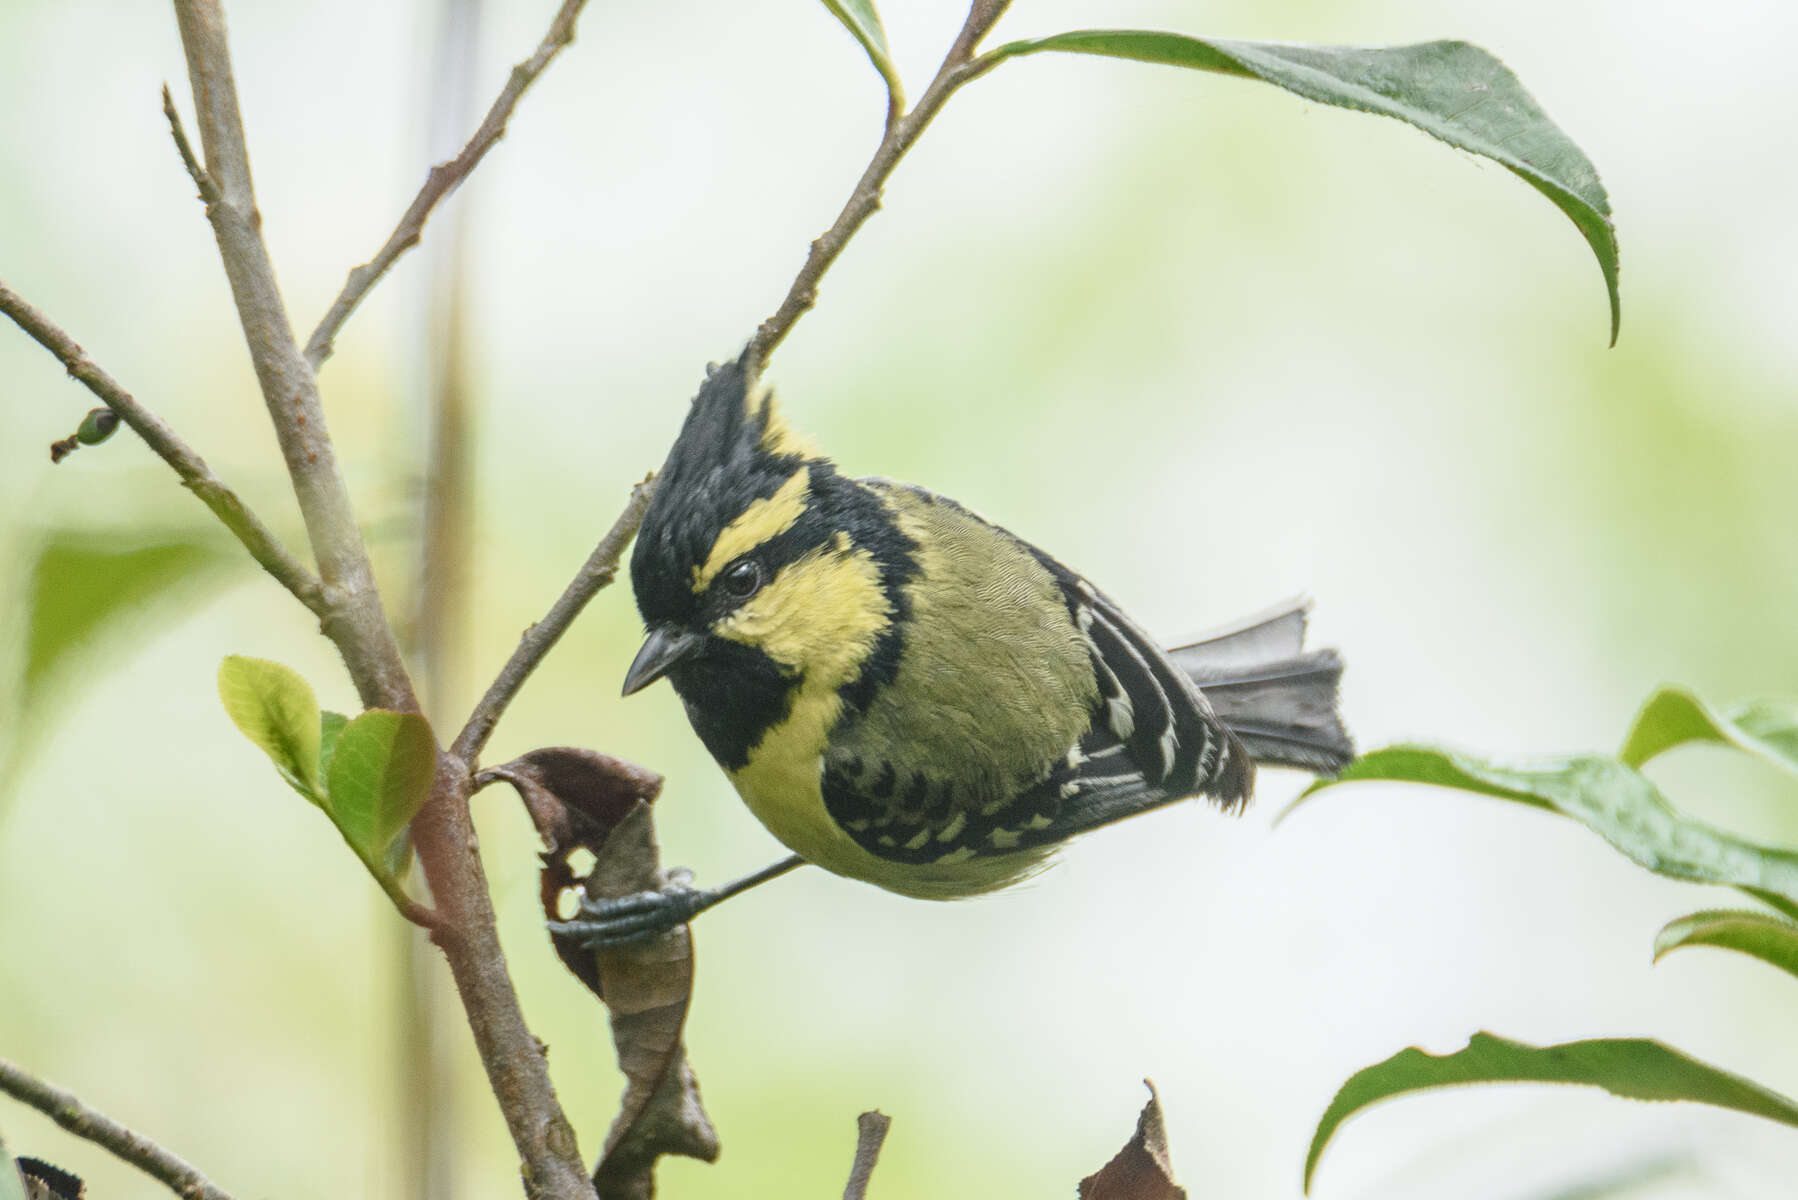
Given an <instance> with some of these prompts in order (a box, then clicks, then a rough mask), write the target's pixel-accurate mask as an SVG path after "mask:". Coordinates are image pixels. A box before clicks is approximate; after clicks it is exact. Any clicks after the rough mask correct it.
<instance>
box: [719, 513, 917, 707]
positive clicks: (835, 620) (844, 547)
mask: <svg viewBox="0 0 1798 1200" xmlns="http://www.w3.org/2000/svg"><path fill="white" fill-rule="evenodd" d="M890 624H892V606H891V605H890V604H889V603H888V601H887V597H886V593H885V592H884V591H883V590H882V589H881V586H880V567H879V565H878V564H877V563H876V562H875V561H874V556H873V555H871V554H869V553H868V552H867V551H866V550H858V549H855V548H854V547H853V546H852V545H851V543H850V541H849V538H848V536H847V535H845V534H841V533H839V534H837V536H836V537H835V538H834V539H833V540H832V542H831V544H830V545H828V546H820V547H818V548H817V549H815V550H813V551H811V553H809V554H807V555H805V557H803V558H801V559H799V560H798V561H797V562H793V563H789V564H788V565H787V566H786V567H784V568H783V569H782V570H781V572H780V574H778V575H776V576H775V577H774V579H773V581H772V582H771V583H769V584H768V586H767V587H765V588H763V589H762V590H761V591H760V592H759V593H757V594H756V596H755V598H754V599H753V600H750V601H749V602H748V603H747V604H745V605H743V607H742V608H740V609H738V610H737V611H736V612H734V613H732V614H731V615H730V616H729V617H727V618H726V619H725V620H724V621H722V622H721V623H719V624H718V625H717V626H715V627H714V631H715V632H716V633H717V634H718V635H719V636H720V637H727V638H730V639H732V640H733V641H738V642H743V643H745V644H747V645H750V646H755V647H758V648H760V649H761V650H762V651H763V652H764V653H765V654H767V655H768V657H770V658H772V659H773V660H774V661H775V662H777V663H780V664H782V665H783V666H787V667H792V668H794V669H803V670H804V671H805V682H806V687H807V688H808V689H821V694H830V693H834V692H835V691H836V689H837V688H839V687H841V686H842V685H843V684H845V683H848V682H849V681H850V680H852V679H854V678H855V677H856V675H857V674H858V673H859V672H860V671H861V665H862V662H863V661H864V660H865V659H866V658H867V656H868V653H869V652H870V651H871V650H872V649H873V647H874V641H875V639H876V638H878V637H879V636H880V634H881V633H882V632H883V631H884V630H885V629H886V628H887V626H888V625H890Z"/></svg>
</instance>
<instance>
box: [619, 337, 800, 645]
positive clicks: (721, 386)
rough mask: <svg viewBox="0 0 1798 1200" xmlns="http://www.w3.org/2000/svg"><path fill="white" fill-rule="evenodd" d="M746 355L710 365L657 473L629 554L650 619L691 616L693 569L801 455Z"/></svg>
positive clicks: (796, 466)
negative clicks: (790, 445) (786, 448)
mask: <svg viewBox="0 0 1798 1200" xmlns="http://www.w3.org/2000/svg"><path fill="white" fill-rule="evenodd" d="M746 357H747V353H745V358H746ZM745 358H739V359H738V360H737V361H735V362H731V363H726V364H724V365H723V366H713V367H711V368H709V370H708V372H707V374H706V380H705V383H703V384H702V385H700V388H699V394H698V395H697V396H695V397H694V398H693V406H692V408H691V409H690V410H689V411H688V413H687V420H686V424H684V425H682V426H681V431H680V436H679V437H678V438H676V439H675V442H674V446H673V448H672V449H670V450H669V451H668V460H667V462H665V463H663V464H662V470H661V473H660V475H659V476H658V478H657V480H656V493H655V498H654V499H653V500H651V501H650V503H649V511H648V512H647V513H646V514H644V517H643V528H642V529H641V530H640V531H639V532H638V534H637V547H636V550H635V551H634V552H633V553H632V555H631V583H632V586H633V587H634V588H635V589H636V593H637V609H638V611H639V612H640V613H642V615H643V619H644V620H645V621H647V622H655V621H685V620H687V619H689V618H690V617H691V616H692V614H693V612H694V609H695V605H696V598H695V597H694V595H693V591H692V587H691V582H690V581H691V579H692V577H693V568H694V567H695V566H696V565H698V564H700V563H702V562H704V561H705V558H706V555H707V554H708V553H710V551H711V548H712V543H713V542H715V541H717V539H718V534H719V532H720V531H721V530H722V529H723V528H724V527H725V526H726V525H728V524H730V522H731V521H732V520H734V519H735V518H736V517H737V516H738V515H739V514H740V513H742V511H743V510H744V509H745V508H747V507H748V506H749V505H750V503H751V502H752V501H755V500H758V499H766V498H767V497H769V496H772V495H773V494H774V493H775V491H776V490H777V489H778V488H779V487H780V485H781V484H782V483H784V482H786V481H787V480H788V479H789V478H791V477H792V474H793V472H794V471H796V470H798V469H799V466H800V465H801V463H803V462H804V461H805V459H804V456H803V455H802V454H800V453H797V452H782V451H781V449H780V447H781V444H782V443H783V441H786V440H787V437H786V435H785V431H784V429H782V428H781V427H779V425H778V422H779V417H778V416H776V415H775V410H774V404H773V402H772V400H769V399H766V398H765V397H764V396H762V395H759V394H758V392H759V389H758V387H757V381H756V378H755V375H754V373H753V372H752V370H751V369H750V367H749V364H748V363H747V362H746V361H745Z"/></svg>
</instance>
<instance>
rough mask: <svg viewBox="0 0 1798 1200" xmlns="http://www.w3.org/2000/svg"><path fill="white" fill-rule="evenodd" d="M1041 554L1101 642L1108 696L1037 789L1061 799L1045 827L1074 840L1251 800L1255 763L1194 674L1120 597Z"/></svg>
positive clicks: (1099, 662)
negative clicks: (1178, 805) (1111, 827)
mask: <svg viewBox="0 0 1798 1200" xmlns="http://www.w3.org/2000/svg"><path fill="white" fill-rule="evenodd" d="M1036 554H1037V558H1038V561H1040V562H1041V563H1042V564H1043V566H1044V567H1045V568H1046V569H1047V570H1048V571H1049V573H1050V574H1051V575H1052V576H1053V577H1054V578H1055V581H1056V583H1058V584H1059V585H1060V587H1061V591H1062V596H1063V598H1064V599H1065V600H1066V601H1067V605H1068V610H1069V612H1070V613H1071V614H1072V615H1073V618H1074V622H1075V624H1076V625H1078V626H1079V627H1080V629H1081V631H1082V632H1084V633H1085V634H1086V636H1087V638H1088V639H1089V640H1090V642H1091V643H1092V656H1093V671H1094V673H1095V674H1096V675H1097V676H1098V682H1099V695H1100V700H1099V703H1098V705H1097V706H1096V707H1095V709H1094V711H1093V719H1092V723H1091V724H1090V725H1089V727H1088V728H1087V731H1086V733H1085V734H1084V735H1083V736H1082V737H1081V739H1080V742H1079V744H1078V745H1077V746H1075V747H1074V748H1073V749H1072V750H1071V751H1070V752H1069V754H1068V757H1067V759H1066V760H1065V761H1064V762H1063V763H1061V764H1058V765H1057V767H1056V770H1055V771H1054V772H1052V773H1051V775H1050V777H1049V778H1048V779H1045V780H1044V781H1043V782H1042V783H1041V784H1039V785H1037V788H1035V789H1032V791H1042V790H1044V789H1048V788H1053V789H1054V790H1055V792H1056V796H1057V798H1058V800H1059V801H1060V803H1059V806H1058V811H1057V813H1056V817H1055V820H1054V821H1053V822H1052V824H1051V825H1050V826H1049V828H1048V829H1046V830H1045V831H1044V832H1045V833H1047V834H1051V835H1053V836H1058V837H1069V836H1072V835H1073V834H1075V833H1079V832H1082V831H1084V830H1087V829H1093V828H1096V827H1098V826H1100V825H1104V824H1107V823H1109V822H1111V821H1115V820H1118V819H1120V818H1122V817H1126V816H1130V815H1132V814H1133V813H1137V812H1141V811H1143V810H1144V809H1145V808H1150V807H1154V806H1155V805H1156V804H1158V803H1166V802H1169V801H1173V800H1178V799H1181V798H1183V797H1186V796H1192V795H1197V794H1204V795H1208V796H1210V797H1212V798H1213V799H1214V800H1216V801H1217V803H1218V805H1219V806H1220V807H1221V808H1223V809H1225V810H1226V811H1228V810H1232V809H1235V808H1237V807H1239V806H1240V805H1242V804H1243V803H1244V802H1245V801H1246V800H1247V799H1248V796H1249V791H1250V789H1251V788H1252V787H1253V786H1254V763H1253V762H1252V760H1251V759H1250V758H1249V756H1248V753H1247V752H1246V751H1244V750H1243V748H1242V746H1241V745H1240V744H1239V743H1238V742H1237V741H1236V739H1235V738H1234V737H1233V736H1232V735H1231V734H1230V732H1229V731H1228V730H1227V729H1226V728H1225V727H1224V725H1223V723H1222V722H1221V721H1219V720H1218V719H1217V716H1216V714H1214V713H1213V712H1212V711H1211V705H1210V704H1209V703H1208V702H1207V701H1206V700H1205V697H1204V696H1203V695H1202V694H1201V693H1200V692H1199V690H1198V688H1197V687H1195V686H1194V685H1193V683H1192V680H1191V679H1190V678H1189V677H1188V676H1187V674H1186V672H1185V671H1182V670H1181V669H1180V668H1179V667H1177V666H1175V665H1174V664H1173V663H1172V662H1171V661H1169V659H1168V657H1167V655H1166V653H1165V652H1163V651H1162V649H1161V648H1160V647H1159V646H1157V645H1156V644H1155V642H1154V640H1153V639H1152V638H1150V637H1149V635H1148V634H1146V633H1144V632H1143V630H1142V629H1141V628H1140V627H1138V626H1137V624H1136V623H1135V622H1134V621H1132V620H1131V619H1130V618H1129V617H1128V616H1126V615H1125V614H1124V612H1123V610H1122V609H1120V608H1119V607H1118V606H1117V605H1116V604H1115V603H1114V602H1113V601H1112V600H1111V599H1110V597H1108V596H1106V595H1105V594H1104V593H1103V592H1101V591H1099V590H1098V589H1097V588H1095V587H1094V586H1093V585H1092V584H1091V583H1089V582H1087V581H1086V579H1084V578H1083V577H1082V576H1080V575H1079V574H1078V573H1077V572H1075V571H1072V570H1070V569H1069V568H1067V567H1065V566H1063V565H1062V564H1061V563H1059V562H1057V561H1056V560H1054V559H1053V558H1050V557H1049V556H1048V555H1046V554H1043V553H1041V552H1040V551H1037V552H1036ZM1020 799H1023V797H1020Z"/></svg>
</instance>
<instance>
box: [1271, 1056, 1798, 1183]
mask: <svg viewBox="0 0 1798 1200" xmlns="http://www.w3.org/2000/svg"><path fill="white" fill-rule="evenodd" d="M1469 1083H1574V1084H1583V1085H1586V1086H1588V1087H1599V1088H1603V1089H1604V1090H1606V1091H1607V1092H1610V1093H1611V1094H1612V1095H1616V1096H1622V1097H1624V1098H1626V1099H1630V1100H1690V1101H1693V1102H1695V1103H1699V1104H1710V1105H1715V1106H1716V1107H1718V1108H1729V1109H1734V1110H1735V1111H1737V1112H1744V1113H1748V1114H1750V1115H1752V1116H1757V1117H1765V1118H1767V1119H1768V1120H1770V1121H1779V1122H1781V1123H1782V1124H1786V1125H1794V1126H1798V1104H1794V1103H1793V1102H1792V1101H1791V1100H1789V1099H1788V1098H1786V1097H1785V1096H1782V1095H1780V1094H1779V1093H1778V1092H1775V1091H1772V1090H1770V1089H1768V1088H1765V1087H1762V1086H1761V1085H1760V1084H1758V1083H1755V1082H1754V1081H1753V1080H1749V1079H1744V1078H1742V1077H1741V1076H1740V1075H1735V1074H1732V1073H1731V1072H1729V1071H1725V1070H1722V1069H1721V1068H1718V1067H1713V1066H1711V1065H1709V1064H1708V1063H1703V1062H1700V1061H1698V1060H1697V1059H1695V1058H1692V1057H1691V1056H1689V1055H1687V1054H1684V1053H1681V1052H1680V1051H1678V1050H1675V1049H1673V1048H1672V1047H1671V1046H1666V1045H1663V1044H1662V1043H1660V1042H1656V1041H1651V1040H1649V1039H1646V1038H1600V1039H1596V1040H1594V1041H1587V1042H1566V1043H1563V1044H1562V1045H1558V1046H1531V1045H1528V1044H1526V1043H1524V1042H1514V1041H1511V1040H1510V1039H1509V1038H1502V1037H1499V1036H1497V1035H1496V1034H1490V1033H1476V1034H1474V1035H1473V1037H1471V1038H1469V1039H1468V1042H1467V1046H1466V1048H1465V1049H1462V1050H1457V1051H1455V1052H1454V1053H1453V1054H1443V1055H1435V1054H1429V1053H1426V1052H1425V1051H1423V1050H1420V1049H1418V1048H1417V1047H1415V1046H1413V1047H1411V1048H1410V1049H1408V1050H1401V1051H1399V1052H1398V1053H1397V1054H1395V1055H1393V1056H1392V1057H1391V1058H1389V1059H1387V1060H1386V1061H1385V1062H1381V1063H1376V1064H1374V1065H1373V1066H1371V1067H1367V1068H1364V1069H1363V1070H1360V1071H1357V1072H1355V1074H1353V1075H1351V1076H1350V1077H1349V1079H1348V1081H1347V1082H1346V1083H1344V1084H1343V1085H1342V1088H1341V1090H1340V1091H1338V1092H1337V1093H1336V1098H1335V1099H1333V1100H1331V1101H1330V1107H1329V1108H1328V1109H1326V1110H1325V1111H1324V1115H1323V1117H1322V1118H1321V1119H1320V1120H1319V1121H1318V1123H1317V1132H1316V1133H1315V1134H1314V1135H1313V1136H1312V1138H1311V1150H1310V1152H1309V1153H1308V1154H1307V1155H1306V1156H1305V1191H1307V1192H1309V1191H1310V1190H1311V1178H1312V1176H1313V1174H1315V1172H1316V1170H1317V1160H1318V1158H1319V1157H1320V1156H1321V1155H1322V1154H1323V1152H1324V1147H1325V1146H1326V1145H1328V1144H1329V1141H1330V1138H1331V1137H1332V1136H1334V1135H1335V1133H1336V1130H1337V1128H1338V1127H1339V1126H1341V1124H1342V1123H1343V1122H1344V1121H1346V1120H1347V1119H1348V1118H1349V1117H1351V1116H1353V1115H1354V1114H1356V1113H1358V1112H1360V1111H1361V1110H1362V1109H1364V1108H1366V1107H1367V1106H1368V1105H1370V1104H1376V1103H1378V1102H1379V1101H1381V1100H1387V1099H1390V1098H1391V1097H1394V1096H1402V1095H1404V1094H1406V1093H1408V1092H1415V1091H1422V1090H1425V1089H1428V1088H1439V1087H1451V1086H1455V1085H1459V1084H1469Z"/></svg>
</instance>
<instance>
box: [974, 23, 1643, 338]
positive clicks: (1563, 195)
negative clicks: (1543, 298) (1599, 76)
mask: <svg viewBox="0 0 1798 1200" xmlns="http://www.w3.org/2000/svg"><path fill="white" fill-rule="evenodd" d="M1044 51H1062V52H1066V53H1073V54H1096V55H1103V56H1105V57H1108V58H1123V59H1131V60H1134V61H1136V62H1147V63H1162V64H1166V65H1168V66H1176V67H1189V68H1193V69H1197V70H1201V71H1215V72H1218V73H1220V74H1225V75H1238V76H1242V77H1244V78H1247V79H1259V80H1261V81H1262V82H1264V83H1271V84H1273V85H1274V86H1276V87H1280V88H1284V89H1285V90H1287V91H1289V92H1292V93H1294V94H1295V95H1299V96H1303V97H1304V98H1305V99H1307V100H1311V101H1313V102H1315V103H1318V104H1328V105H1332V106H1334V107H1337V108H1347V109H1354V110H1355V111H1357V112H1366V113H1376V114H1378V115H1381V116H1387V117H1393V118H1396V119H1397V120H1400V121H1403V122H1405V123H1406V124H1407V125H1411V126H1414V127H1415V128H1417V129H1421V130H1423V131H1424V132H1425V133H1427V134H1430V135H1431V136H1432V137H1435V138H1438V139H1440V140H1442V141H1444V142H1447V143H1448V144H1449V145H1451V146H1455V147H1457V148H1459V149H1462V150H1466V151H1468V152H1470V153H1473V154H1478V155H1480V156H1482V157H1484V158H1489V159H1491V160H1492V161H1493V162H1496V163H1498V164H1500V165H1501V166H1503V167H1505V168H1506V169H1507V170H1509V171H1511V172H1512V173H1513V174H1515V175H1517V176H1518V177H1519V178H1521V179H1522V180H1523V181H1524V182H1526V183H1528V184H1529V185H1530V186H1531V187H1533V188H1535V189H1536V190H1537V191H1539V192H1541V193H1542V194H1543V195H1544V196H1546V197H1548V199H1549V200H1550V202H1552V203H1553V204H1554V206H1555V207H1556V208H1558V209H1560V210H1561V212H1562V213H1564V214H1566V216H1567V218H1568V219H1569V220H1571V221H1572V222H1573V224H1574V226H1575V227H1576V228H1578V229H1579V231H1580V234H1581V235H1582V236H1583V237H1584V238H1585V239H1586V243H1587V244H1588V245H1589V246H1591V247H1592V253H1593V254H1594V255H1596V256H1597V258H1598V268H1599V271H1600V272H1601V273H1602V274H1603V275H1604V282H1605V291H1606V294H1607V295H1608V296H1609V298H1610V304H1611V341H1612V343H1613V344H1614V343H1615V342H1616V340H1617V331H1618V328H1619V325H1620V323H1621V321H1622V313H1623V310H1622V300H1621V297H1620V295H1619V292H1618V286H1617V234H1616V230H1615V228H1614V227H1613V225H1612V222H1611V204H1610V198H1609V197H1608V196H1606V195H1605V190H1604V186H1603V184H1601V183H1600V182H1599V179H1598V171H1597V169H1596V168H1595V167H1593V165H1592V163H1591V160H1589V159H1588V158H1587V157H1586V156H1585V154H1584V152H1582V151H1581V150H1580V148H1579V147H1578V146H1577V145H1575V144H1574V142H1573V140H1572V139H1571V138H1569V137H1568V136H1567V135H1566V134H1564V133H1562V132H1561V130H1560V129H1559V128H1558V127H1557V126H1556V125H1555V123H1554V122H1553V121H1551V120H1549V118H1548V115H1547V114H1546V113H1544V112H1543V111H1542V109H1541V107H1540V106H1539V105H1538V104H1537V103H1536V101H1535V98H1534V97H1532V96H1531V95H1530V94H1529V92H1528V91H1526V90H1525V89H1524V87H1523V84H1522V83H1521V82H1520V81H1519V80H1518V78H1517V76H1516V75H1514V74H1512V72H1511V70H1510V68H1508V67H1506V66H1505V65H1504V64H1503V63H1502V62H1500V61H1499V60H1498V59H1496V58H1494V57H1493V56H1492V55H1491V54H1489V53H1488V52H1487V51H1485V50H1482V49H1480V48H1479V47H1478V46H1473V45H1470V44H1468V43H1466V42H1452V41H1443V42H1423V43H1420V44H1417V45H1411V46H1297V45H1287V44H1283V43H1279V42H1238V41H1226V40H1222V39H1217V38H1196V37H1187V36H1185V35H1184V34H1178V33H1162V32H1156V31H1150V30H1134V29H1088V30H1080V31H1077V32H1072V33H1059V34H1055V35H1053V36H1051V37H1044V38H1034V39H1031V40H1028V41H1019V42H1010V43H1008V44H1006V45H1003V46H998V47H995V48H994V49H993V50H991V51H989V52H987V53H986V54H984V55H982V56H981V61H983V62H997V61H1001V60H1004V59H1007V58H1014V57H1017V56H1020V55H1025V54H1040V53H1042V52H1044Z"/></svg>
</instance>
